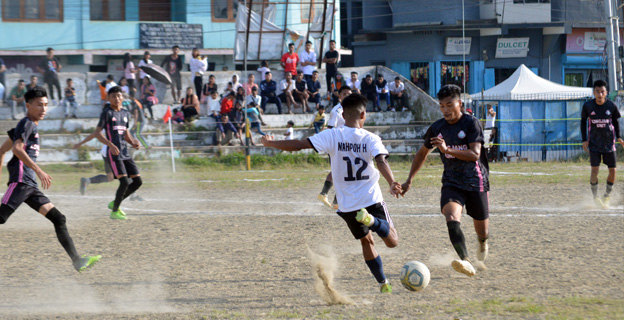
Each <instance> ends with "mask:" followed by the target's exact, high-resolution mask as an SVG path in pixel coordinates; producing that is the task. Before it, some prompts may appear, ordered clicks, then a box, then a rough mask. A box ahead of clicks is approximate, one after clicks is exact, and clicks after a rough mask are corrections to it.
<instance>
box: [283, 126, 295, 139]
mask: <svg viewBox="0 0 624 320" xmlns="http://www.w3.org/2000/svg"><path fill="white" fill-rule="evenodd" d="M286 133H288V135H287V136H286V138H285V139H284V140H292V139H293V135H294V134H295V129H293V127H290V128H288V129H286Z"/></svg>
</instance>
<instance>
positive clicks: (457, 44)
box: [444, 37, 472, 56]
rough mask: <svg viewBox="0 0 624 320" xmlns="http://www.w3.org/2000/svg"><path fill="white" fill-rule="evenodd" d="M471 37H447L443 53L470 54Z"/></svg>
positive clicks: (448, 54)
mask: <svg viewBox="0 0 624 320" xmlns="http://www.w3.org/2000/svg"><path fill="white" fill-rule="evenodd" d="M471 44H472V38H471V37H466V38H462V37H447V38H446V46H445V47H444V54H445V55H447V56H453V55H463V54H470V45H471Z"/></svg>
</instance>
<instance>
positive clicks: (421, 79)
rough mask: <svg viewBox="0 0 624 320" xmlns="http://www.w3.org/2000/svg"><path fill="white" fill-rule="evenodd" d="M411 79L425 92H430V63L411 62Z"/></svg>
mask: <svg viewBox="0 0 624 320" xmlns="http://www.w3.org/2000/svg"><path fill="white" fill-rule="evenodd" d="M410 75H411V77H410V78H411V79H410V80H411V81H412V83H414V84H415V85H416V86H417V87H419V88H420V89H421V90H422V91H424V92H429V63H428V62H413V63H410Z"/></svg>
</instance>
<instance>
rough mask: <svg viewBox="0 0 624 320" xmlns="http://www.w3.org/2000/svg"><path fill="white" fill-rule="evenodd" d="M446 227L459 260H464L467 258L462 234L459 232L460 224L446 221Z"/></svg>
mask: <svg viewBox="0 0 624 320" xmlns="http://www.w3.org/2000/svg"><path fill="white" fill-rule="evenodd" d="M446 226H447V227H448V232H449V238H451V244H453V248H455V251H457V254H458V255H459V258H460V259H462V260H466V257H468V250H466V239H465V238H464V233H463V232H462V231H461V223H460V222H459V221H447V222H446Z"/></svg>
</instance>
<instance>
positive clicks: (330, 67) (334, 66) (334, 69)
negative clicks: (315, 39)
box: [323, 40, 340, 94]
mask: <svg viewBox="0 0 624 320" xmlns="http://www.w3.org/2000/svg"><path fill="white" fill-rule="evenodd" d="M339 60H340V53H338V50H336V41H335V40H330V41H329V51H327V52H325V57H324V58H323V62H324V63H325V81H326V83H327V89H329V90H330V91H329V92H328V94H332V93H334V86H332V84H333V83H334V82H335V81H336V76H337V75H338V61H339ZM339 89H340V88H336V89H335V90H339Z"/></svg>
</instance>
